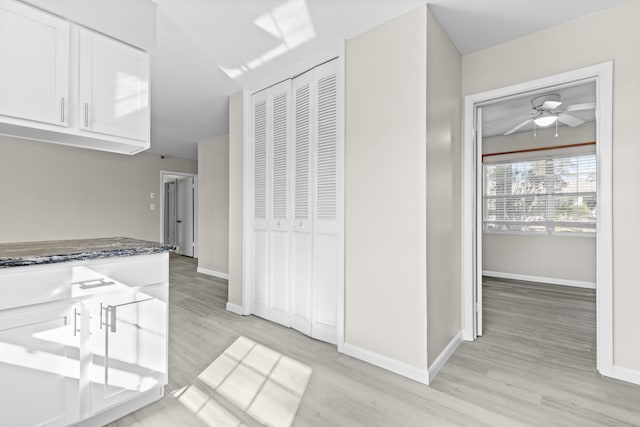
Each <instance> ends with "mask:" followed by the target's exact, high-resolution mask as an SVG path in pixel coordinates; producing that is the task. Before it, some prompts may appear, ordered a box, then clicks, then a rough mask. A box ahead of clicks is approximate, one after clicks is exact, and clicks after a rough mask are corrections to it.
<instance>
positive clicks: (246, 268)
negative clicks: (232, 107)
mask: <svg viewBox="0 0 640 427" xmlns="http://www.w3.org/2000/svg"><path fill="white" fill-rule="evenodd" d="M242 97H243V100H242V122H243V123H242V124H243V130H242V140H243V141H242V311H243V312H244V314H245V315H249V314H251V306H252V305H253V304H252V302H253V286H252V285H251V284H252V283H253V268H251V266H252V265H253V216H252V213H253V204H252V203H251V200H252V197H250V195H251V194H253V170H252V168H250V166H251V165H252V161H251V159H252V158H253V150H252V146H251V132H252V131H253V125H252V123H251V119H252V117H253V112H252V107H251V106H252V102H251V92H250V91H249V90H246V89H243V91H242Z"/></svg>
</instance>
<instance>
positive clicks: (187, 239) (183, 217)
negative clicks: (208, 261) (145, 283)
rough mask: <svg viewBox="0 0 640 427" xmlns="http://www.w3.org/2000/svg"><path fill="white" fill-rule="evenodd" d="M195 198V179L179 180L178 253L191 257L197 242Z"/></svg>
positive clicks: (177, 209) (177, 208)
mask: <svg viewBox="0 0 640 427" xmlns="http://www.w3.org/2000/svg"><path fill="white" fill-rule="evenodd" d="M193 198H194V185H193V177H188V178H182V179H179V180H178V181H177V184H176V230H177V233H176V234H177V237H176V238H177V242H178V250H177V251H176V252H177V253H179V254H181V255H186V256H190V257H192V256H193V249H194V247H193V246H194V240H195V236H194V218H193V215H194V210H193Z"/></svg>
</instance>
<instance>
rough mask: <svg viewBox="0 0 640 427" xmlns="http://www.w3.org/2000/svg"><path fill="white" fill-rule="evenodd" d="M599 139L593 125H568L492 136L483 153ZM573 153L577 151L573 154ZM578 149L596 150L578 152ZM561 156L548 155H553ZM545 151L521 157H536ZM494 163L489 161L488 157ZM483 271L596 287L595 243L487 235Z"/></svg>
mask: <svg viewBox="0 0 640 427" xmlns="http://www.w3.org/2000/svg"><path fill="white" fill-rule="evenodd" d="M595 139H596V124H595V122H589V123H585V124H584V125H582V126H579V127H576V128H570V127H567V126H564V127H560V128H559V129H558V137H555V128H546V129H538V131H537V136H536V137H534V136H533V132H521V133H516V134H512V135H508V136H494V137H489V138H485V139H483V146H482V152H483V154H490V153H504V152H508V151H514V150H525V149H531V148H545V147H552V146H560V145H570V144H579V143H583V142H593V141H595ZM573 150H574V151H575V149H573ZM580 150H592V151H593V152H595V146H591V147H589V148H580ZM554 152H557V151H551V152H550V151H545V152H544V153H545V154H553V153H554ZM540 154H541V152H537V153H536V152H534V153H527V154H518V155H517V156H527V155H528V156H535V155H540ZM515 156H516V155H507V156H500V159H501V160H506V159H508V158H515ZM489 159H490V158H489ZM482 269H483V270H485V271H487V272H497V273H507V274H516V275H526V276H533V277H530V278H528V280H536V279H535V277H537V278H538V279H537V280H540V281H544V280H547V279H553V280H551V281H552V282H557V281H567V280H568V281H578V282H586V283H583V284H584V285H586V284H593V285H595V282H596V239H595V235H594V236H590V235H581V236H576V235H573V236H572V235H570V234H565V235H558V234H553V235H546V234H539V235H531V234H528V235H526V234H503V233H485V234H484V235H483V240H482Z"/></svg>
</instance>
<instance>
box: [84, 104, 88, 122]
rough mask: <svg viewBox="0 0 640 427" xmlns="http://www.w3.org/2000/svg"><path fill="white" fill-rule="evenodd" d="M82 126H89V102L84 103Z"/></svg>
mask: <svg viewBox="0 0 640 427" xmlns="http://www.w3.org/2000/svg"><path fill="white" fill-rule="evenodd" d="M84 127H86V128H88V127H89V103H88V102H85V103H84Z"/></svg>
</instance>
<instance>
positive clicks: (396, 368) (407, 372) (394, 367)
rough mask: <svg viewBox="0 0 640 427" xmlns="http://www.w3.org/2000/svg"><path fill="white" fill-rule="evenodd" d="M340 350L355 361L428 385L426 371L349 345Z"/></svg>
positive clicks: (345, 344) (346, 344) (427, 372)
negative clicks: (358, 360)
mask: <svg viewBox="0 0 640 427" xmlns="http://www.w3.org/2000/svg"><path fill="white" fill-rule="evenodd" d="M342 350H343V353H344V354H346V355H348V356H351V357H355V358H356V359H360V360H362V361H365V362H367V363H370V364H372V365H375V366H378V367H380V368H383V369H386V370H387V371H391V372H393V373H395V374H398V375H402V376H403V377H407V378H409V379H412V380H414V381H418V382H419V383H422V384H427V385H428V384H429V371H427V370H426V369H420V368H416V367H415V366H413V365H409V364H408V363H404V362H401V361H399V360H396V359H393V358H391V357H387V356H384V355H382V354H378V353H374V352H373V351H370V350H366V349H364V348H361V347H358V346H355V345H353V344H349V343H344V345H343V347H342Z"/></svg>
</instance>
